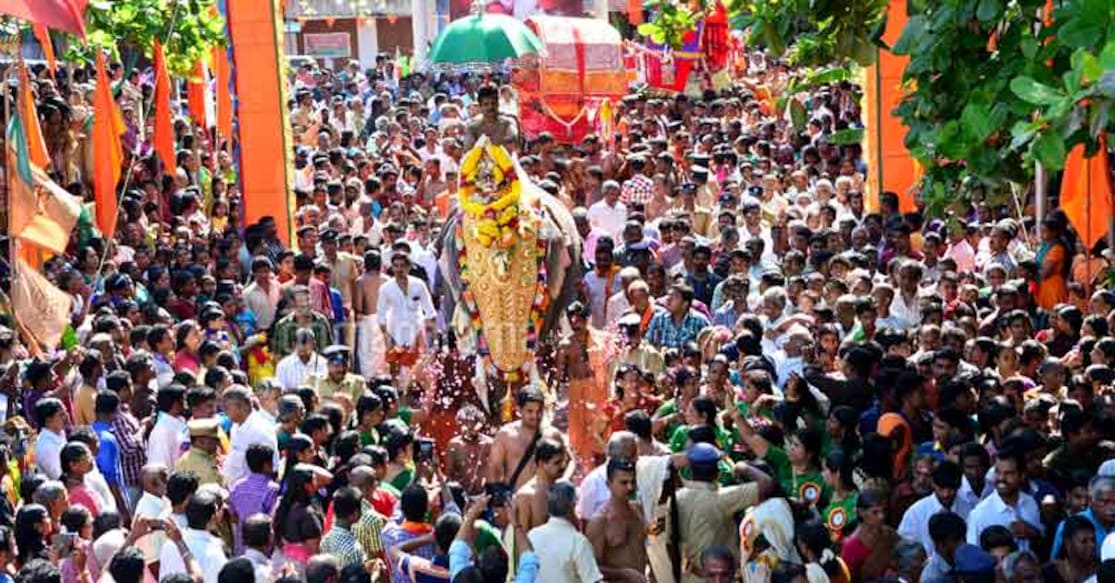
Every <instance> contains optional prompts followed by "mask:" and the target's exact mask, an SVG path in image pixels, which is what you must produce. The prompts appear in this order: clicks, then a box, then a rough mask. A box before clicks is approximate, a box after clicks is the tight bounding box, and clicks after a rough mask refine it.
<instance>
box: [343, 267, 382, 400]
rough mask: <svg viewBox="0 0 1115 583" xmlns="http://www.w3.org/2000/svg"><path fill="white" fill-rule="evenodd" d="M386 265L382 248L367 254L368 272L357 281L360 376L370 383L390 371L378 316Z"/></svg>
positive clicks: (354, 303) (355, 300)
mask: <svg viewBox="0 0 1115 583" xmlns="http://www.w3.org/2000/svg"><path fill="white" fill-rule="evenodd" d="M382 265H383V258H382V256H381V255H380V252H379V250H378V249H372V250H371V251H368V252H367V253H366V254H365V255H364V273H363V274H362V275H361V276H360V277H359V278H358V279H357V280H356V293H355V294H354V295H353V298H352V310H353V312H354V313H355V314H356V325H357V326H358V330H359V332H358V336H357V345H356V355H357V357H358V358H359V360H360V373H361V375H363V376H364V378H365V379H367V380H371V379H372V378H373V377H375V376H376V375H377V374H380V373H382V372H386V371H387V368H386V361H385V359H386V358H387V346H386V344H384V341H383V332H382V331H380V329H379V324H378V323H377V322H376V314H375V311H376V303H377V302H378V301H379V286H380V285H381V284H382V283H383V274H382V273H380V268H381V267H382Z"/></svg>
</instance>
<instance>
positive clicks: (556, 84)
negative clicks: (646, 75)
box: [511, 16, 628, 143]
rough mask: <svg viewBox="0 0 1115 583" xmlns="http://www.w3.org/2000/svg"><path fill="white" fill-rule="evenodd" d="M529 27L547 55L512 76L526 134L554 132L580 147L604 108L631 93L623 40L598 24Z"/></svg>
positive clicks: (550, 19)
mask: <svg viewBox="0 0 1115 583" xmlns="http://www.w3.org/2000/svg"><path fill="white" fill-rule="evenodd" d="M526 25H527V26H528V27H530V29H531V30H532V31H534V33H535V34H537V35H538V38H539V39H541V40H542V44H543V45H544V46H545V52H544V53H543V54H542V55H531V56H528V57H527V58H524V59H520V61H519V62H518V63H517V66H516V68H515V70H514V72H513V73H512V77H511V83H512V84H513V85H514V87H515V89H516V91H517V92H518V93H519V123H520V127H521V132H522V133H523V135H524V136H525V137H526V138H528V139H532V138H535V137H537V136H538V135H539V134H541V133H542V132H549V133H550V134H552V135H553V136H554V139H555V140H557V141H559V142H563V143H574V142H579V141H580V140H581V139H582V138H584V137H585V136H586V135H587V134H589V133H593V132H594V131H598V130H599V129H600V124H601V116H600V113H601V106H602V105H603V104H604V103H609V104H614V103H615V102H616V101H617V100H618V99H619V98H621V97H622V96H624V95H626V94H627V92H628V91H627V89H628V77H627V74H626V70H625V68H624V62H623V45H622V38H621V37H620V34H619V32H618V31H617V30H616V29H615V28H614V27H612V25H610V24H608V23H607V22H604V21H602V20H597V19H593V18H567V17H560V16H532V17H530V18H528V19H527V20H526ZM604 109H605V110H607V106H604Z"/></svg>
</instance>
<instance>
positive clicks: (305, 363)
mask: <svg viewBox="0 0 1115 583" xmlns="http://www.w3.org/2000/svg"><path fill="white" fill-rule="evenodd" d="M327 368H328V367H327V363H326V361H325V358H324V357H322V356H321V355H320V354H318V353H317V338H316V337H315V336H314V333H313V331H312V330H310V329H309V328H302V329H301V330H298V331H296V332H295V333H294V352H293V353H291V354H288V355H286V356H285V357H283V359H282V360H280V361H279V364H278V365H276V366H275V378H276V379H278V380H279V385H280V386H281V387H283V390H286V391H290V390H294V389H296V388H298V386H299V385H302V384H305V383H306V379H307V378H309V377H310V375H324V374H325V372H326V370H327Z"/></svg>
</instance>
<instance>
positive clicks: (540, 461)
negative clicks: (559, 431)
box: [512, 438, 568, 532]
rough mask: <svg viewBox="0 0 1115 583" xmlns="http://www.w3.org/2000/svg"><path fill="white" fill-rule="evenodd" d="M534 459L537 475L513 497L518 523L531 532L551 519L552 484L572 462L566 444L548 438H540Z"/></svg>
mask: <svg viewBox="0 0 1115 583" xmlns="http://www.w3.org/2000/svg"><path fill="white" fill-rule="evenodd" d="M534 461H535V470H534V477H533V478H531V479H530V481H529V482H527V483H526V484H524V485H523V487H522V488H519V489H518V491H516V492H515V497H514V498H513V499H512V507H513V508H514V512H515V524H518V525H520V526H522V527H523V530H525V531H527V532H530V529H532V528H534V527H536V526H542V525H543V524H545V523H546V520H547V519H548V518H549V512H548V511H547V509H546V500H547V498H548V496H549V494H550V486H553V485H554V482H556V481H558V480H559V479H560V478H561V475H562V473H564V472H565V467H566V466H567V465H568V458H567V457H566V455H565V447H564V446H562V444H561V442H560V441H554V440H552V439H545V438H543V439H540V440H539V441H538V446H537V448H536V449H535V452H534Z"/></svg>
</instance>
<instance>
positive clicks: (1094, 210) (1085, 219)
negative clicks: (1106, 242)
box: [1061, 137, 1112, 251]
mask: <svg viewBox="0 0 1115 583" xmlns="http://www.w3.org/2000/svg"><path fill="white" fill-rule="evenodd" d="M1061 209H1062V210H1064V211H1065V215H1066V216H1067V217H1068V218H1069V221H1070V222H1071V223H1072V226H1073V228H1074V229H1076V233H1077V234H1078V235H1080V241H1081V242H1082V243H1084V245H1085V247H1086V248H1087V249H1088V250H1089V251H1090V250H1091V249H1092V247H1093V246H1094V245H1095V244H1096V241H1099V240H1100V239H1102V238H1103V236H1104V235H1106V234H1107V229H1108V226H1109V225H1108V221H1109V220H1110V219H1111V211H1112V204H1111V175H1110V174H1109V172H1108V166H1107V144H1105V143H1104V140H1103V138H1102V137H1101V138H1100V149H1099V152H1097V153H1096V155H1095V156H1092V157H1091V158H1085V157H1084V144H1078V145H1077V146H1076V147H1075V148H1073V149H1072V151H1071V152H1069V157H1068V159H1067V160H1065V172H1064V176H1062V178H1061Z"/></svg>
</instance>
